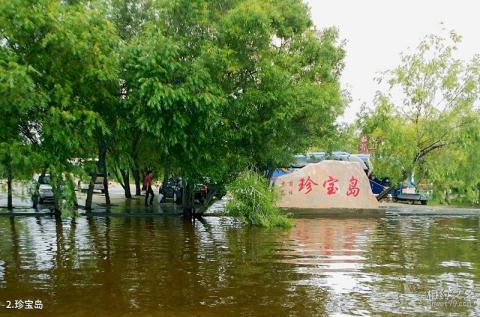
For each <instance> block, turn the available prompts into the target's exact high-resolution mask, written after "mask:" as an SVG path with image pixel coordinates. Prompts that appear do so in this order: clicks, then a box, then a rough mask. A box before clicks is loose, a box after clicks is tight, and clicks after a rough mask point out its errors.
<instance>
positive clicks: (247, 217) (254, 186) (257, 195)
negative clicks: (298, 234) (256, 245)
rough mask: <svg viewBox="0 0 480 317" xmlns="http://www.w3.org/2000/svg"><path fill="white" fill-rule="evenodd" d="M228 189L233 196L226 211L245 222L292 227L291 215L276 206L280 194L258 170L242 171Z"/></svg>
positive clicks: (264, 225)
mask: <svg viewBox="0 0 480 317" xmlns="http://www.w3.org/2000/svg"><path fill="white" fill-rule="evenodd" d="M227 191H228V192H229V193H230V195H231V196H232V200H230V201H229V202H228V204H227V206H226V211H227V213H228V214H229V215H231V216H233V217H237V218H240V219H241V220H242V221H243V222H245V223H248V224H251V225H257V226H262V227H267V228H272V227H282V228H290V227H291V226H292V221H291V219H290V217H288V216H287V215H285V214H283V213H282V212H281V210H280V208H278V207H277V206H276V201H277V199H278V194H277V193H276V192H275V191H274V190H273V189H270V188H269V187H268V182H267V180H266V179H265V178H264V177H262V176H260V175H258V174H257V173H256V172H254V171H251V170H247V171H244V172H242V173H241V174H240V175H239V176H238V177H237V178H236V179H235V181H233V182H232V183H231V184H230V185H228V186H227Z"/></svg>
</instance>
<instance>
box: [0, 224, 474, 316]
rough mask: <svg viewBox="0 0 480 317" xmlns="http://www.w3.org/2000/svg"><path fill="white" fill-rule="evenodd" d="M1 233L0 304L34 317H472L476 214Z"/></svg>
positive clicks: (46, 227) (9, 228)
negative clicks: (287, 225) (282, 226)
mask: <svg viewBox="0 0 480 317" xmlns="http://www.w3.org/2000/svg"><path fill="white" fill-rule="evenodd" d="M0 237H1V239H0V304H1V305H5V301H7V300H11V301H14V300H15V299H41V300H42V301H43V303H44V310H43V311H36V312H35V313H36V315H38V316H238V315H240V316H326V315H328V316H350V315H356V316H371V315H382V316H390V315H391V316H397V315H399V314H401V315H411V316H416V315H418V314H421V313H426V315H431V316H438V315H445V316H447V315H451V314H452V313H455V314H457V315H458V316H465V315H467V316H468V315H470V316H478V315H480V302H479V301H478V300H477V297H478V295H479V294H480V256H479V254H480V243H479V241H480V227H479V219H478V218H429V217H418V218H416V217H392V218H390V217H386V218H362V219H343V218H341V219H340V218H315V219H295V227H294V228H293V229H292V230H290V231H281V230H265V229H259V228H248V227H244V226H242V225H240V224H239V223H237V222H235V221H233V220H231V219H228V218H217V217H212V218H207V219H205V220H203V221H196V222H195V223H191V222H184V221H183V220H182V219H181V218H177V217H172V216H165V217H150V218H149V217H144V218H130V217H112V218H103V217H98V218H84V217H81V218H79V219H76V220H71V219H63V220H62V219H54V218H15V219H14V218H7V217H2V218H0ZM22 313H23V314H26V313H28V312H27V311H15V310H7V309H5V308H3V307H0V316H14V315H19V314H20V315H21V314H22Z"/></svg>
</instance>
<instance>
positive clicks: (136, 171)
mask: <svg viewBox="0 0 480 317" xmlns="http://www.w3.org/2000/svg"><path fill="white" fill-rule="evenodd" d="M132 172H133V178H134V179H135V196H140V195H141V194H142V186H141V179H140V169H139V168H138V167H136V166H135V167H134V168H133V171H132Z"/></svg>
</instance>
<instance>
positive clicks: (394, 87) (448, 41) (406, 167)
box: [359, 32, 480, 189]
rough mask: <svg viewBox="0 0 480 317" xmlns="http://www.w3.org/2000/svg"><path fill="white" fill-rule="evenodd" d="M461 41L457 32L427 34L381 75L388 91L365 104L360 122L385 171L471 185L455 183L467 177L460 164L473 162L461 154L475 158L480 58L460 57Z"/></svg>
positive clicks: (440, 182)
mask: <svg viewBox="0 0 480 317" xmlns="http://www.w3.org/2000/svg"><path fill="white" fill-rule="evenodd" d="M459 42H460V36H458V35H457V34H455V33H453V32H452V33H451V34H450V36H449V37H448V38H442V37H440V36H435V35H431V36H428V37H426V38H425V39H424V40H423V41H422V42H421V43H420V45H419V46H418V48H417V50H416V51H415V52H413V53H410V54H404V55H402V64H401V65H400V66H398V67H397V68H395V69H393V70H391V71H387V72H385V73H384V74H383V77H382V78H381V79H380V82H386V83H387V84H388V87H389V90H388V91H386V92H379V93H378V95H377V97H376V100H375V106H376V107H375V109H373V110H368V109H364V111H363V113H362V114H361V115H360V118H359V126H360V127H361V129H362V130H363V133H367V134H369V135H370V140H371V142H372V144H371V146H373V147H375V157H376V168H377V170H380V171H381V172H382V173H383V174H384V175H389V176H391V177H392V178H394V179H395V180H402V179H404V178H405V177H407V176H409V175H412V174H415V175H416V176H417V177H416V178H417V180H420V181H422V180H423V181H430V182H431V181H434V182H435V184H436V188H437V189H440V188H443V189H444V188H445V186H450V189H451V188H452V187H451V186H454V187H455V186H457V185H459V186H461V187H462V188H464V189H465V188H466V187H471V186H472V184H471V183H470V182H463V185H462V184H457V185H454V184H453V183H451V181H453V180H457V181H458V180H460V179H461V178H462V177H464V176H465V175H463V176H462V173H461V172H460V169H463V168H464V167H466V166H468V164H465V165H462V164H459V162H460V161H458V159H461V158H463V159H466V158H467V157H471V156H470V154H469V153H471V152H472V148H471V147H472V146H473V147H475V145H474V142H476V140H477V133H478V129H477V127H478V110H476V108H475V107H476V104H477V103H478V100H479V96H480V58H479V57H478V56H477V57H474V58H473V59H472V60H471V61H470V62H464V61H462V60H459V59H457V58H455V51H456V50H457V47H456V45H457V44H458V43H459ZM472 142H473V143H472ZM467 144H468V146H466V145H467ZM477 147H478V145H477ZM477 182H478V180H477ZM467 183H468V184H467Z"/></svg>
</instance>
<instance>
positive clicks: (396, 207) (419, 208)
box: [0, 183, 480, 217]
mask: <svg viewBox="0 0 480 317" xmlns="http://www.w3.org/2000/svg"><path fill="white" fill-rule="evenodd" d="M132 189H133V188H132ZM109 192H110V199H111V205H110V206H106V205H105V195H103V194H100V193H95V194H94V196H93V204H92V207H93V211H92V212H90V213H87V212H86V210H85V209H84V202H85V199H86V195H85V193H81V192H77V198H78V202H79V206H80V207H79V209H78V213H79V215H87V214H88V215H94V216H103V215H113V216H120V215H123V216H132V217H142V216H155V215H159V216H160V215H180V214H182V208H181V206H179V205H176V204H173V203H162V204H159V203H158V201H157V194H156V195H155V199H154V202H153V206H150V207H145V205H144V199H145V196H133V198H131V199H126V198H125V197H124V192H123V189H122V187H121V186H120V185H119V184H116V183H112V184H111V185H110V188H109ZM16 193H17V194H16V195H15V196H14V206H15V208H14V209H13V210H11V211H10V210H8V209H7V208H6V197H5V195H1V197H0V216H1V215H3V216H44V215H51V212H50V209H49V208H50V207H51V206H49V205H39V208H37V209H33V208H32V207H31V201H30V197H29V196H28V194H27V191H26V190H24V189H23V190H22V189H21V188H17V191H16ZM2 194H3V193H2ZM227 201H228V200H227V199H221V200H218V201H216V202H215V203H214V204H213V205H212V206H211V207H210V208H209V209H208V210H207V211H206V212H205V213H204V216H219V215H222V214H223V210H224V207H225V204H226V203H227ZM286 212H290V213H292V214H293V216H294V217H303V216H308V217H311V216H346V217H375V216H383V215H394V216H422V215H423V216H480V208H467V207H457V206H445V205H410V204H404V203H392V202H381V203H380V208H378V209H368V210H367V209H302V210H286Z"/></svg>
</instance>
